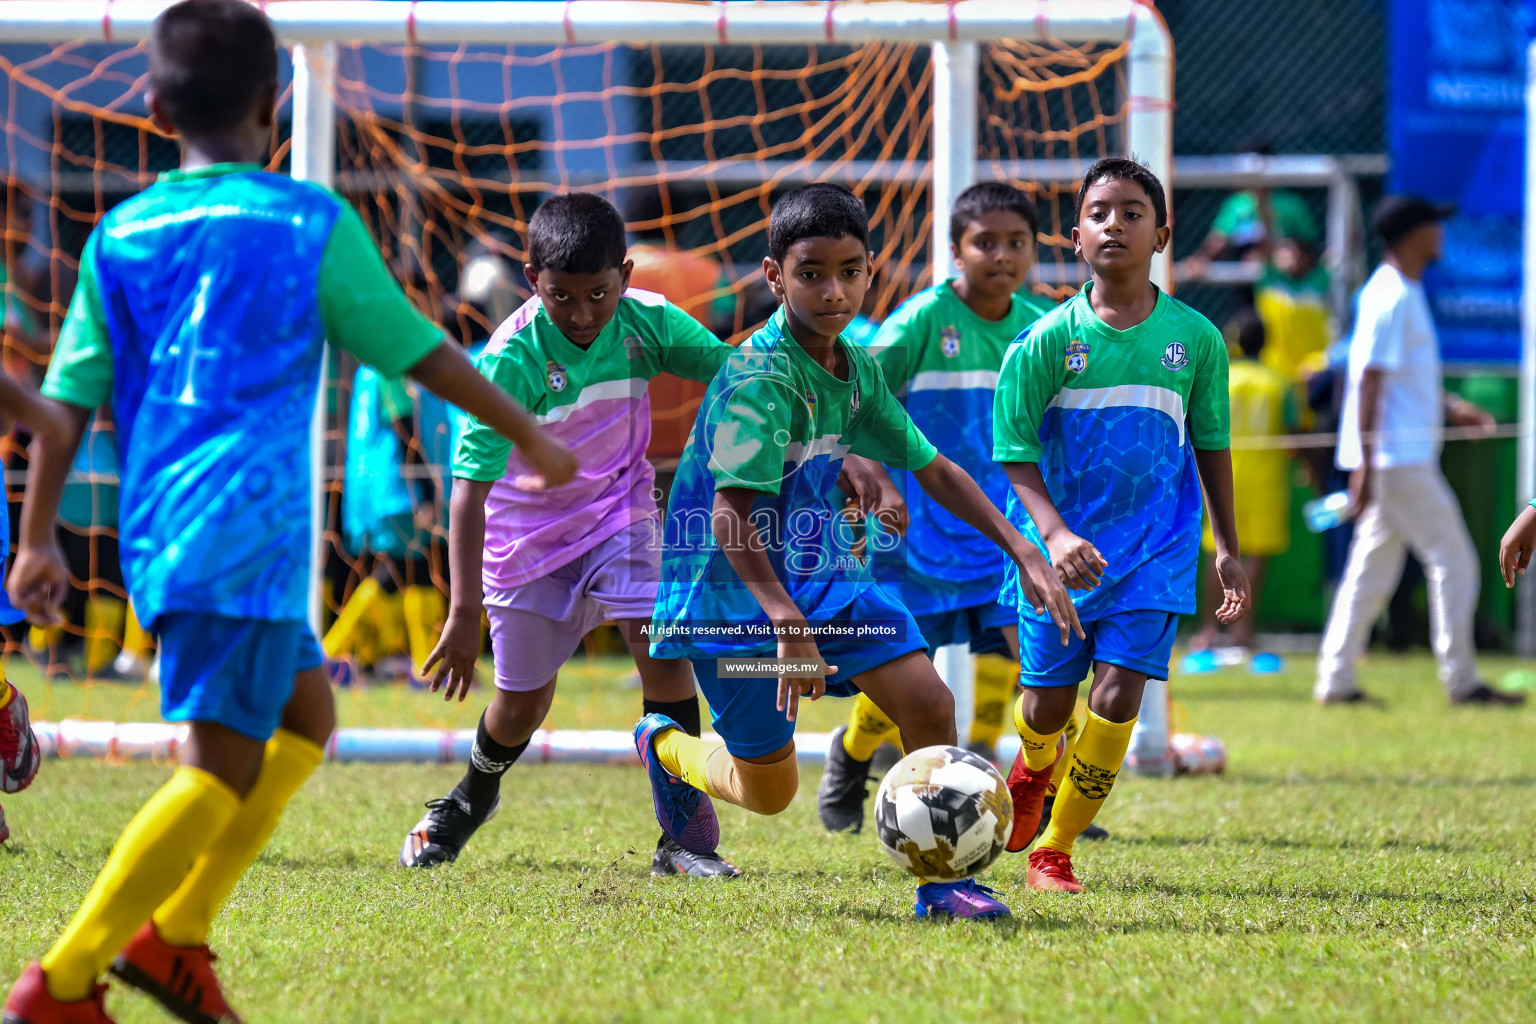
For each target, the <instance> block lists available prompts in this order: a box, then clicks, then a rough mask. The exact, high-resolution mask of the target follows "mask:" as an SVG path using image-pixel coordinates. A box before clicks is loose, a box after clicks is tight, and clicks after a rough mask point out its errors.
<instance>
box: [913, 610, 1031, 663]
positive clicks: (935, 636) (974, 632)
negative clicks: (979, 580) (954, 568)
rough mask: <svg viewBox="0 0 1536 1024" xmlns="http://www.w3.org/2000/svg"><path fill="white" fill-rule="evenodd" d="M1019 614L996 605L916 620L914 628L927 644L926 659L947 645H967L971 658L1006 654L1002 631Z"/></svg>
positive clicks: (1006, 642)
mask: <svg viewBox="0 0 1536 1024" xmlns="http://www.w3.org/2000/svg"><path fill="white" fill-rule="evenodd" d="M1018 621H1019V620H1018V613H1017V612H1015V611H1014V610H1013V609H1012V608H1005V607H1004V606H1002V605H1000V604H998V603H997V602H996V601H989V602H987V603H986V604H977V605H972V606H971V607H969V608H954V609H951V610H950V611H947V612H933V613H931V614H928V615H919V616H918V617H917V628H918V629H920V630H922V632H923V639H924V640H927V641H928V657H930V658H931V657H933V656H934V654H935V653H937V652H938V649H939V648H940V647H944V646H947V645H948V644H970V645H971V653H972V654H1009V655H1011V653H1012V652H1011V651H1009V649H1008V638H1007V637H1005V636H1003V627H1005V626H1014V625H1017V624H1018Z"/></svg>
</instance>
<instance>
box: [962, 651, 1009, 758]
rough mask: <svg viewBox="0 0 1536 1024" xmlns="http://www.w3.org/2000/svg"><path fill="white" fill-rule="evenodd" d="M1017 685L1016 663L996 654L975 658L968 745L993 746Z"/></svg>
mask: <svg viewBox="0 0 1536 1024" xmlns="http://www.w3.org/2000/svg"><path fill="white" fill-rule="evenodd" d="M1018 685H1019V663H1018V662H1016V661H1012V660H1010V659H1008V658H1005V657H1003V656H1002V655H1000V654H983V655H981V656H979V657H978V658H977V659H976V703H975V712H974V714H973V717H972V718H971V742H972V743H985V744H986V745H987V746H989V747H994V748H995V747H996V746H997V741H998V739H999V738H1001V737H1002V735H1003V720H1004V719H1005V718H1007V717H1008V701H1009V699H1010V698H1012V697H1013V694H1014V691H1015V690H1016V689H1017V688H1018Z"/></svg>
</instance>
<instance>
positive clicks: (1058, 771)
mask: <svg viewBox="0 0 1536 1024" xmlns="http://www.w3.org/2000/svg"><path fill="white" fill-rule="evenodd" d="M1087 720H1088V702H1087V701H1085V700H1079V701H1078V702H1077V709H1076V710H1075V711H1073V712H1072V717H1071V719H1070V720H1068V722H1067V731H1066V734H1065V735H1066V737H1067V745H1066V748H1065V749H1063V750H1062V752H1061V760H1060V761H1057V762H1056V767H1055V769H1054V770H1052V772H1051V791H1052V792H1056V791H1058V790H1060V789H1061V780H1062V779H1064V778H1066V777H1067V767H1068V766H1069V765H1071V763H1072V752H1073V751H1074V750H1076V749H1077V738H1078V737H1079V736H1081V735H1082V734H1083V723H1084V722H1086V721H1087Z"/></svg>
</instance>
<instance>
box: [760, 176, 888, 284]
mask: <svg viewBox="0 0 1536 1024" xmlns="http://www.w3.org/2000/svg"><path fill="white" fill-rule="evenodd" d="M805 238H857V239H858V240H859V242H860V243H861V244H863V246H864V247H865V248H866V249H867V248H869V213H868V212H867V211H866V210H865V209H864V200H862V199H860V198H859V197H858V196H856V195H854V194H853V193H852V192H851V191H849V190H848V189H847V188H845V187H844V186H842V185H834V184H832V183H831V182H825V181H822V182H817V183H816V184H814V185H802V186H800V187H799V188H797V189H795V190H794V191H792V192H786V193H785V194H784V195H782V196H780V197H779V201H778V202H776V203H774V204H773V212H772V213H770V214H769V215H768V255H769V256H771V257H773V260H774V262H775V263H779V264H782V263H783V262H784V257H786V256H788V255H789V247H790V246H792V245H794V244H795V243H796V242H798V241H800V240H801V239H805Z"/></svg>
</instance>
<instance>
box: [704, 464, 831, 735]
mask: <svg viewBox="0 0 1536 1024" xmlns="http://www.w3.org/2000/svg"><path fill="white" fill-rule="evenodd" d="M757 495H758V492H757V491H754V490H752V489H751V488H748V487H722V488H720V489H719V490H717V491H715V504H714V507H713V509H712V510H711V512H710V517H709V522H710V528H711V530H712V531H713V532H714V535H715V543H716V544H717V545H718V546H719V548H720V551H721V552H722V553H723V554H724V555H725V558H726V561H728V562H730V563H731V568H732V569H735V570H736V575H737V576H738V577H740V578H741V582H742V583H743V584H745V585H746V588H747V591H748V592H749V593H751V595H752V597H753V598H755V599H756V601H757V603H758V606H759V607H761V608H762V609H763V613H764V614H765V615H767V616H768V621H769V622H771V623H773V629H774V633H775V634H776V635H777V637H778V647H779V650H778V657H779V659H780V660H781V661H805V662H814V663H818V664H822V663H823V662H822V660H821V651H820V649H818V648H817V646H816V640H815V638H814V637H812V636H811V628H810V626H809V625H808V624H807V623H806V621H805V615H804V614H802V613H801V611H800V609H799V607H798V606H797V605H796V604H795V602H794V600H793V599H792V598H791V597H790V596H789V591H787V590H785V589H784V583H783V581H781V580H780V579H779V577H778V574H777V573H776V572H774V569H773V562H772V561H770V560H769V558H768V552H767V550H766V544H765V543H764V541H763V539H762V535H761V534H760V533H759V531H758V528H757V525H756V524H755V523H753V522H752V521H751V519H750V518H749V516H750V515H751V512H752V502H753V501H754V500H755V499H756V498H757ZM836 673H837V666H836V665H828V666H827V675H835V674H836ZM826 692H827V680H826V678H825V677H824V676H780V677H779V701H778V708H779V710H780V711H782V712H784V717H785V718H787V719H789V720H790V721H791V722H793V721H794V720H795V715H796V714H798V713H799V710H800V698H801V697H802V696H807V697H810V699H811V700H816V699H817V698H818V697H820V696H822V695H823V694H824V693H826Z"/></svg>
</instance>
